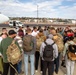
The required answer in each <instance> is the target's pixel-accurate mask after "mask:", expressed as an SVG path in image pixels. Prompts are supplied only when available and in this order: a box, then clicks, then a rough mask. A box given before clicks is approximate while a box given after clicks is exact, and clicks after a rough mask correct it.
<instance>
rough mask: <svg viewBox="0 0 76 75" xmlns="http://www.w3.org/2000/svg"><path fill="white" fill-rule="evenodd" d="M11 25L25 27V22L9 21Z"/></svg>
mask: <svg viewBox="0 0 76 75" xmlns="http://www.w3.org/2000/svg"><path fill="white" fill-rule="evenodd" d="M9 26H10V27H19V26H21V27H24V24H23V23H21V22H20V21H9Z"/></svg>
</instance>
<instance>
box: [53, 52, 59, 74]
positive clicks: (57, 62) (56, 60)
mask: <svg viewBox="0 0 76 75" xmlns="http://www.w3.org/2000/svg"><path fill="white" fill-rule="evenodd" d="M59 60H60V53H58V57H57V58H56V59H55V60H54V64H55V72H56V73H58V71H59V64H60V62H59Z"/></svg>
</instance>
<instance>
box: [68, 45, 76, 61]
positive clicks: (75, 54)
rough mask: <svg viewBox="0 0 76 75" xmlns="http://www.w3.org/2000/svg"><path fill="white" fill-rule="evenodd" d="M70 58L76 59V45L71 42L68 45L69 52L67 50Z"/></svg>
mask: <svg viewBox="0 0 76 75" xmlns="http://www.w3.org/2000/svg"><path fill="white" fill-rule="evenodd" d="M67 55H68V58H69V59H70V60H73V61H75V60H76V45H72V44H70V45H69V46H68V52H67Z"/></svg>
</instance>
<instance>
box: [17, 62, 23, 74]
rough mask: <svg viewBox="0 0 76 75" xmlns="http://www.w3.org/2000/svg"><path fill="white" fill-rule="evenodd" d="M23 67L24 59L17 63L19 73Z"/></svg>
mask: <svg viewBox="0 0 76 75" xmlns="http://www.w3.org/2000/svg"><path fill="white" fill-rule="evenodd" d="M21 68H22V61H20V62H19V63H18V64H17V71H18V73H19V74H20V73H21Z"/></svg>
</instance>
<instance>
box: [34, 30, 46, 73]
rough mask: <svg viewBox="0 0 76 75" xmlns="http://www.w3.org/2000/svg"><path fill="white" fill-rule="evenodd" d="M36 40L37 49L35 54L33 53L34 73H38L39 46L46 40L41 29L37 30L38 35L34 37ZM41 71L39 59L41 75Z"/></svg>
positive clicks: (41, 66) (41, 65)
mask: <svg viewBox="0 0 76 75" xmlns="http://www.w3.org/2000/svg"><path fill="white" fill-rule="evenodd" d="M36 40H37V47H36V52H35V71H36V72H38V65H39V58H40V46H41V44H42V42H44V41H45V40H46V36H45V35H44V33H43V29H40V30H39V33H38V34H37V36H36ZM42 69H43V64H42V59H41V58H40V71H41V73H42Z"/></svg>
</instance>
